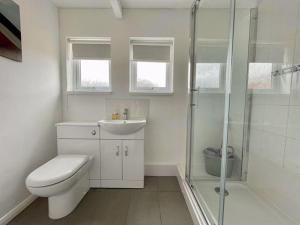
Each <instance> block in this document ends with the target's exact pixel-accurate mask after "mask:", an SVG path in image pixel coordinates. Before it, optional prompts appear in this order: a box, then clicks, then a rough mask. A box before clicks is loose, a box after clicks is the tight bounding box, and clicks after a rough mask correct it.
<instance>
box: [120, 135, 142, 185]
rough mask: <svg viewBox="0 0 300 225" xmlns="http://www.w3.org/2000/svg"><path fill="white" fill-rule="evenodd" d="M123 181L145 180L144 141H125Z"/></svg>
mask: <svg viewBox="0 0 300 225" xmlns="http://www.w3.org/2000/svg"><path fill="white" fill-rule="evenodd" d="M123 180H129V181H130V180H144V141H143V140H124V141H123Z"/></svg>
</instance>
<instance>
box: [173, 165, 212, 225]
mask: <svg viewBox="0 0 300 225" xmlns="http://www.w3.org/2000/svg"><path fill="white" fill-rule="evenodd" d="M176 168H177V179H178V183H179V185H180V188H181V192H182V194H183V196H184V199H185V202H186V204H187V207H188V209H189V212H190V214H191V216H192V220H193V222H194V225H208V224H207V222H206V220H205V218H204V215H203V214H202V212H201V210H200V208H199V206H198V204H197V202H196V199H195V198H194V195H193V193H192V191H191V190H190V188H189V185H188V183H187V181H186V180H185V177H184V175H181V174H180V168H179V166H177V167H176Z"/></svg>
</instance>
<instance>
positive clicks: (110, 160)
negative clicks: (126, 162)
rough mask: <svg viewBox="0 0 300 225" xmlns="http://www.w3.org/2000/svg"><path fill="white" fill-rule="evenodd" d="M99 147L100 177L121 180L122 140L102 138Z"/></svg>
mask: <svg viewBox="0 0 300 225" xmlns="http://www.w3.org/2000/svg"><path fill="white" fill-rule="evenodd" d="M100 149H101V163H100V165H101V179H104V180H122V177H123V175H122V170H123V169H122V164H123V157H122V141H118V140H102V141H101V145H100Z"/></svg>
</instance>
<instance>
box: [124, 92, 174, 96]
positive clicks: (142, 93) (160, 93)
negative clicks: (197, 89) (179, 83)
mask: <svg viewBox="0 0 300 225" xmlns="http://www.w3.org/2000/svg"><path fill="white" fill-rule="evenodd" d="M129 94H130V95H174V92H147V91H130V92H129Z"/></svg>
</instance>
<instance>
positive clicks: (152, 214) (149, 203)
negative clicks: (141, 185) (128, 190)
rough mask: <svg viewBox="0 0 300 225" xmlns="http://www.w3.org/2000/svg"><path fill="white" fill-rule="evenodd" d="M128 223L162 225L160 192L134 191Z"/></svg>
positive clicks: (129, 224)
mask: <svg viewBox="0 0 300 225" xmlns="http://www.w3.org/2000/svg"><path fill="white" fill-rule="evenodd" d="M126 224H127V225H161V220H160V210H159V201H158V192H141V191H133V192H132V194H131V201H130V206H129V211H128V217H127V223H126Z"/></svg>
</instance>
